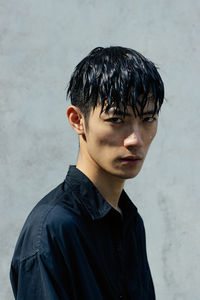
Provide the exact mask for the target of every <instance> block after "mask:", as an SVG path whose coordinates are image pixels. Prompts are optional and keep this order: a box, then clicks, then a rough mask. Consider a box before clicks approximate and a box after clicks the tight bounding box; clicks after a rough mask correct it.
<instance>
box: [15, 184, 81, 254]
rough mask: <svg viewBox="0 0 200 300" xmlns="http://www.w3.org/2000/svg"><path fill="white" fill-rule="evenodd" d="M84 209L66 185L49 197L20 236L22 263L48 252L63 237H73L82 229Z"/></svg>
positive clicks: (49, 194) (18, 251)
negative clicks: (54, 242)
mask: <svg viewBox="0 0 200 300" xmlns="http://www.w3.org/2000/svg"><path fill="white" fill-rule="evenodd" d="M80 214H81V209H80V206H79V204H78V203H77V201H75V199H74V195H73V192H72V191H71V190H70V189H67V190H65V191H64V190H63V188H62V184H60V185H59V186H58V187H56V188H55V189H53V190H52V191H51V192H50V193H48V194H47V195H46V196H45V197H44V198H43V199H42V200H40V201H39V202H38V203H37V204H36V206H35V207H34V208H33V209H32V211H31V213H30V214H29V216H28V217H27V219H26V221H25V223H24V226H23V228H22V231H21V233H20V236H19V239H18V242H17V245H16V249H15V254H16V256H17V257H18V259H19V260H24V259H25V258H28V257H30V256H33V255H34V254H35V253H37V252H44V251H48V250H49V249H48V247H49V243H50V240H53V239H56V240H57V241H59V240H61V239H62V238H63V234H65V236H66V235H68V237H69V238H70V236H71V235H72V234H73V231H74V230H75V229H76V228H77V227H78V224H79V218H80Z"/></svg>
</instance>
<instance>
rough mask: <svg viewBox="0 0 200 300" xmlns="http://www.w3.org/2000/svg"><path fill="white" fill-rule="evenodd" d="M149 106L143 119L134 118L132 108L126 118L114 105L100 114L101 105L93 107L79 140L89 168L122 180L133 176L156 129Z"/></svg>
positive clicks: (137, 171) (141, 163)
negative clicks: (83, 135)
mask: <svg viewBox="0 0 200 300" xmlns="http://www.w3.org/2000/svg"><path fill="white" fill-rule="evenodd" d="M152 109H153V103H149V104H148V105H147V106H146V107H145V109H144V115H143V117H142V118H139V117H135V115H134V113H133V110H132V108H131V107H128V109H127V113H126V115H125V117H124V116H123V115H122V111H120V110H119V112H116V111H115V110H116V109H115V108H114V107H113V108H111V109H110V110H109V111H108V113H106V112H105V111H103V112H102V113H100V112H101V107H100V105H99V106H97V107H96V108H95V109H94V110H92V111H91V112H90V115H89V118H88V124H87V127H86V129H85V139H84V143H81V151H82V150H83V153H84V159H85V162H86V164H87V168H88V170H90V168H92V169H93V170H94V169H95V172H103V173H105V172H106V174H107V175H108V174H110V175H112V176H115V177H118V178H121V179H128V178H133V177H135V176H136V175H137V174H138V173H139V171H140V169H141V167H142V165H143V162H144V159H145V157H146V154H147V151H148V149H149V146H150V144H151V142H152V140H153V138H154V136H155V134H156V131H157V123H158V116H157V115H155V116H154V117H152Z"/></svg>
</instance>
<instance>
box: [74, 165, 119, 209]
mask: <svg viewBox="0 0 200 300" xmlns="http://www.w3.org/2000/svg"><path fill="white" fill-rule="evenodd" d="M76 167H77V169H79V170H80V171H81V172H83V173H84V174H85V175H86V176H87V177H88V178H89V179H90V180H91V181H92V183H93V184H94V185H95V186H96V188H97V189H98V190H99V192H100V193H101V195H102V196H103V197H104V199H105V200H106V201H107V202H108V203H109V204H110V205H111V206H112V207H114V208H115V209H116V210H117V211H119V212H121V211H120V208H119V206H118V202H119V198H120V195H121V192H122V190H123V186H124V181H125V180H123V179H120V178H117V177H115V176H114V175H111V174H109V173H107V172H106V171H104V170H102V169H97V168H95V167H91V168H88V166H84V163H81V161H80V160H78V162H77V165H76Z"/></svg>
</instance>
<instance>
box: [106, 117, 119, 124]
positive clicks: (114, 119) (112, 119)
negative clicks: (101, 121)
mask: <svg viewBox="0 0 200 300" xmlns="http://www.w3.org/2000/svg"><path fill="white" fill-rule="evenodd" d="M108 122H111V123H115V124H120V123H122V119H120V118H110V119H108Z"/></svg>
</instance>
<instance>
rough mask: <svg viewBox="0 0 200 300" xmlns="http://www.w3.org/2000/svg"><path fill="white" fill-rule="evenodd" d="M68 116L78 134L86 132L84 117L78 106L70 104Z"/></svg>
mask: <svg viewBox="0 0 200 300" xmlns="http://www.w3.org/2000/svg"><path fill="white" fill-rule="evenodd" d="M67 118H68V121H69V124H70V125H71V127H72V128H73V129H74V130H75V131H76V133H77V134H78V135H83V134H85V127H84V117H83V114H82V113H81V111H80V109H79V108H78V107H77V106H74V105H70V106H69V107H68V109H67Z"/></svg>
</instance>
